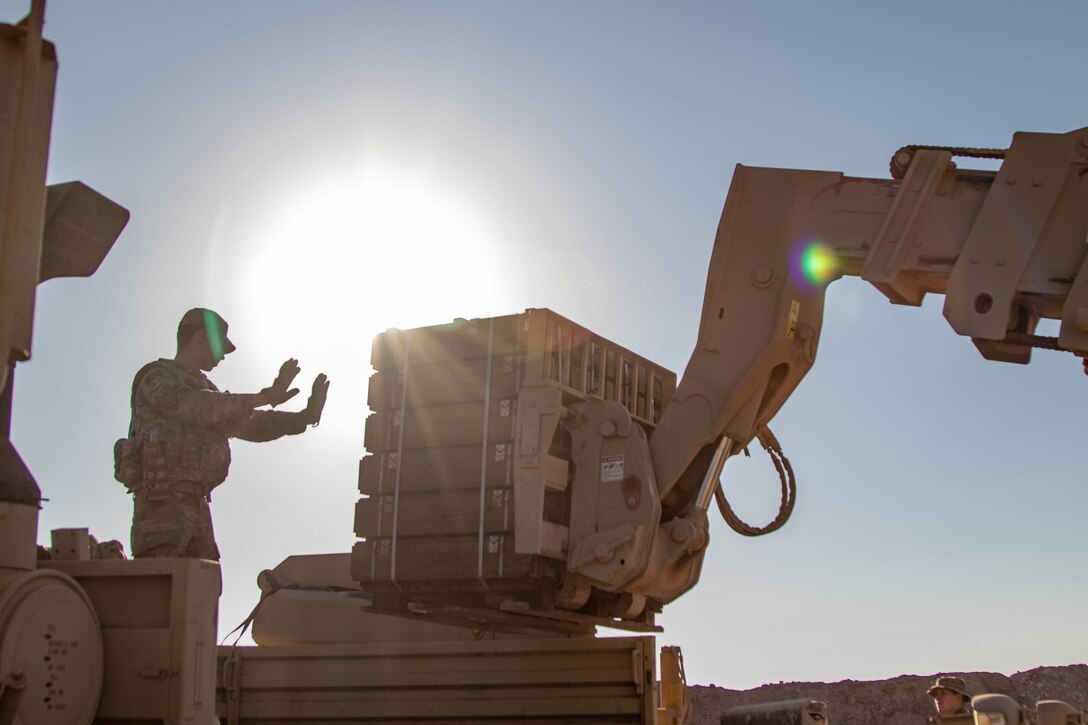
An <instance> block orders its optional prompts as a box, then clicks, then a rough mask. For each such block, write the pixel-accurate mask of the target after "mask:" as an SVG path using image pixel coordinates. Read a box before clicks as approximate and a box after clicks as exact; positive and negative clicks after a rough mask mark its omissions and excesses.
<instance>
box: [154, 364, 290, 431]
mask: <svg viewBox="0 0 1088 725" xmlns="http://www.w3.org/2000/svg"><path fill="white" fill-rule="evenodd" d="M269 390H270V388H266V389H265V390H262V391H261V392H259V393H221V392H219V391H218V390H215V389H214V388H208V389H205V390H195V389H193V388H191V387H189V386H187V385H186V384H185V383H184V382H183V381H181V380H179V379H178V378H177V376H176V375H174V374H172V373H171V372H170V371H169V370H166V369H160V368H156V367H152V368H151V369H150V370H148V371H147V372H146V373H145V374H144V377H143V379H142V380H141V381H140V383H139V395H140V397H141V398H143V399H144V400H146V401H147V402H148V403H150V404H151V405H152V406H153V407H155V408H156V409H157V410H158V411H159V412H161V413H163V414H164V415H166V416H168V417H170V418H173V419H174V420H177V421H180V422H182V423H194V424H198V425H201V424H203V425H214V424H220V423H225V422H227V421H231V420H236V419H239V418H248V417H249V416H250V415H252V413H253V411H254V409H256V408H259V407H261V406H263V405H268V404H269V403H271V402H272V401H271V399H270V397H269V395H268V391H269Z"/></svg>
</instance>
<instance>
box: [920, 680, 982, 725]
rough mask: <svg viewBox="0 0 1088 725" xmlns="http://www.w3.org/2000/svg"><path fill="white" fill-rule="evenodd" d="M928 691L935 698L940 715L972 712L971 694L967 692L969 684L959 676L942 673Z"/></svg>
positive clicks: (946, 715)
mask: <svg viewBox="0 0 1088 725" xmlns="http://www.w3.org/2000/svg"><path fill="white" fill-rule="evenodd" d="M927 692H928V694H929V696H930V697H932V698H933V704H934V706H935V707H936V708H937V715H939V716H940V717H948V716H949V715H967V714H969V713H970V712H971V709H970V708H971V696H970V695H968V694H967V685H966V684H965V683H964V681H963V680H962V679H960V678H959V677H952V676H951V675H941V676H940V677H938V678H937V681H936V682H934V683H933V687H931V688H929V690H928V691H927Z"/></svg>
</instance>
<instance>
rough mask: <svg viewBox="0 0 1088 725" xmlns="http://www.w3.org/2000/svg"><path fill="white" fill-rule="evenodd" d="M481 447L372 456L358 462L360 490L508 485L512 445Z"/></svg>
mask: <svg viewBox="0 0 1088 725" xmlns="http://www.w3.org/2000/svg"><path fill="white" fill-rule="evenodd" d="M481 448H482V446H481V444H480V443H471V444H468V445H461V446H449V447H446V448H415V449H409V450H405V451H402V452H400V453H397V452H395V451H389V452H385V453H375V454H374V455H372V456H367V457H365V458H363V459H362V460H361V461H360V462H359V490H360V491H361V492H362V493H364V494H367V495H369V496H374V495H378V494H393V493H394V492H395V491H397V490H398V485H399V491H400V492H402V493H418V492H420V491H432V490H436V489H439V490H444V491H448V490H454V489H464V488H468V489H471V490H474V491H475V490H479V488H480V486H481V485H483V486H484V488H485V489H487V488H494V487H495V486H509V485H511V483H512V481H511V478H510V476H511V466H512V465H513V459H514V444H513V443H508V442H503V441H498V442H494V443H491V444H489V445H488V447H487V449H486V450H481ZM481 466H482V467H483V471H484V473H483V476H481V475H480V470H481ZM398 473H399V474H400V479H399V481H398V478H397V474H398Z"/></svg>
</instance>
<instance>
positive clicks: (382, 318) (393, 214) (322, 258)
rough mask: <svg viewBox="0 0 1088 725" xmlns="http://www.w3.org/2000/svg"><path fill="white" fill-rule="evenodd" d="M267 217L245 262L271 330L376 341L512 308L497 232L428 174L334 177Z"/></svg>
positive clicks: (324, 339) (251, 294)
mask: <svg viewBox="0 0 1088 725" xmlns="http://www.w3.org/2000/svg"><path fill="white" fill-rule="evenodd" d="M267 219H268V224H267V227H266V228H265V229H264V230H262V231H261V232H260V233H258V234H257V236H256V237H255V239H254V240H253V243H252V245H251V247H250V248H251V249H252V250H255V251H253V252H252V256H251V258H250V259H249V260H247V264H246V265H245V268H246V270H247V277H248V279H247V280H246V282H247V284H246V285H245V292H244V294H245V295H246V297H247V298H248V299H247V302H251V303H252V304H255V305H258V306H259V307H260V321H261V326H262V327H264V326H266V325H267V326H268V328H269V329H268V330H267V331H262V332H273V330H275V331H277V332H280V333H282V332H283V330H284V328H285V327H287V328H290V329H291V335H292V336H293V339H296V340H300V341H307V342H310V343H318V342H319V341H320V343H324V344H320V343H319V346H321V347H323V346H325V345H326V344H329V343H335V342H336V341H337V340H338V339H339V340H340V341H342V342H348V339H347V338H350V341H351V342H353V343H363V344H365V345H369V342H370V339H371V338H372V337H373V336H374V335H375V334H376V333H378V332H381V331H382V330H385V329H386V328H389V327H402V328H404V327H415V326H420V325H429V324H439V323H442V322H448V321H449V320H451V319H453V318H454V317H475V316H482V315H491V314H499V313H500V312H502V310H496V309H495V305H496V304H500V299H499V298H500V297H501V295H500V293H499V292H498V284H499V280H497V279H496V278H495V273H496V270H495V269H493V268H492V265H491V263H490V257H491V256H492V255H491V254H489V250H490V249H494V240H492V239H491V238H490V234H489V232H488V230H487V229H486V228H485V225H484V224H483V223H482V222H481V220H480V218H479V217H478V215H476V214H474V213H473V210H472V209H471V208H470V207H469V206H468V205H467V204H465V203H463V202H459V200H457V199H456V198H455V197H453V196H451V195H450V194H448V193H444V192H443V190H442V189H438V188H435V187H434V186H433V185H431V184H429V183H427V182H425V181H421V180H413V179H408V178H403V177H398V176H397V175H395V174H392V173H388V172H384V171H377V170H373V171H371V172H370V173H368V174H365V175H362V176H360V177H359V178H354V179H342V178H341V179H331V180H326V181H325V182H324V183H321V184H318V185H314V186H310V187H308V188H306V189H305V191H303V192H301V193H299V194H298V195H297V197H296V198H290V199H287V200H285V202H284V204H283V205H282V207H281V208H280V209H278V210H277V211H276V212H274V213H272V214H270V215H268V218H267ZM273 334H275V332H273Z"/></svg>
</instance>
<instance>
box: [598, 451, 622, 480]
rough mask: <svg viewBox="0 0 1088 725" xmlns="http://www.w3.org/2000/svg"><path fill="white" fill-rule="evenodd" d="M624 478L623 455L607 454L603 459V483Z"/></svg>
mask: <svg viewBox="0 0 1088 725" xmlns="http://www.w3.org/2000/svg"><path fill="white" fill-rule="evenodd" d="M622 480H623V456H605V457H604V458H602V459H601V483H607V482H609V481H622Z"/></svg>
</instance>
